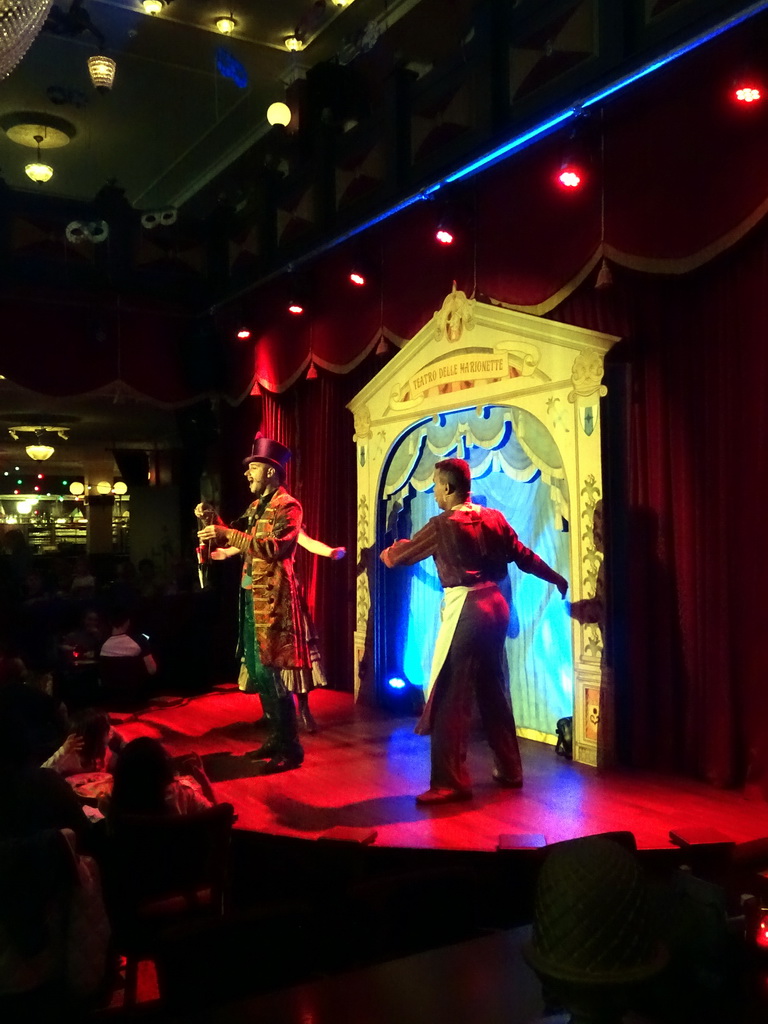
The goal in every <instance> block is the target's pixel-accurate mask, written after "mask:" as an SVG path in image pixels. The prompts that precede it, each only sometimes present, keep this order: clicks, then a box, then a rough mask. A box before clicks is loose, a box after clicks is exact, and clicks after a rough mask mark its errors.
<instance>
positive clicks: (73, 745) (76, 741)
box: [61, 732, 85, 756]
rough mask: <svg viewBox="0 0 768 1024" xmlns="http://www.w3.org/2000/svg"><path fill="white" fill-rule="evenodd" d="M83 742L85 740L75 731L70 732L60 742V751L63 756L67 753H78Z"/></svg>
mask: <svg viewBox="0 0 768 1024" xmlns="http://www.w3.org/2000/svg"><path fill="white" fill-rule="evenodd" d="M84 743H85V740H84V739H83V737H82V736H78V734H77V733H76V732H71V733H70V734H69V736H67V738H66V739H65V740H64V742H63V743H62V745H61V752H62V754H64V755H65V756H66V755H67V754H80V753H81V752H82V749H83V744H84Z"/></svg>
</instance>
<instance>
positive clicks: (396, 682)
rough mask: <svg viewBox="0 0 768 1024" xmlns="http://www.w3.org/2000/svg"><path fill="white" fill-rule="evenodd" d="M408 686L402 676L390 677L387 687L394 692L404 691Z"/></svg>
mask: <svg viewBox="0 0 768 1024" xmlns="http://www.w3.org/2000/svg"><path fill="white" fill-rule="evenodd" d="M407 685H408V684H407V683H406V681H405V680H404V679H401V678H400V676H390V677H389V679H388V680H387V686H389V687H390V689H392V690H404V689H405V687H406V686H407Z"/></svg>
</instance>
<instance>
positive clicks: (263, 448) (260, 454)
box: [243, 434, 291, 473]
mask: <svg viewBox="0 0 768 1024" xmlns="http://www.w3.org/2000/svg"><path fill="white" fill-rule="evenodd" d="M290 457H291V450H290V448H286V447H285V445H284V444H280V442H279V441H273V440H272V439H271V438H269V437H264V436H262V434H257V435H256V437H254V439H253V446H252V448H251V454H250V455H247V456H246V457H245V458H244V459H243V465H244V466H247V465H248V463H249V462H266V463H267V464H268V465H269V466H274V467H275V469H279V470H280V471H281V472H283V473H285V466H286V463H287V462H288V460H289V459H290Z"/></svg>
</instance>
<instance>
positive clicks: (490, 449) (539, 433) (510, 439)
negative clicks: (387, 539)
mask: <svg viewBox="0 0 768 1024" xmlns="http://www.w3.org/2000/svg"><path fill="white" fill-rule="evenodd" d="M451 456H457V457H458V458H462V459H466V460H467V462H468V463H469V465H470V469H471V471H472V477H473V478H478V477H482V476H485V475H486V473H488V472H489V471H492V470H495V471H500V472H502V473H504V474H505V475H506V476H508V477H509V478H510V479H512V480H518V481H523V482H527V481H529V480H532V479H533V478H534V477H535V476H536V475H537V474H539V473H540V474H541V477H542V479H543V480H544V482H545V483H546V484H548V486H549V489H550V497H551V499H552V503H553V506H554V513H555V522H556V525H557V527H558V528H559V529H562V525H563V518H564V517H565V514H566V510H567V508H568V485H567V481H566V479H565V472H564V469H563V463H562V459H561V457H560V454H559V452H558V450H557V446H556V445H555V443H554V441H553V439H552V436H551V435H550V433H549V431H548V430H547V429H546V428H545V427H544V426H543V424H541V423H540V422H539V421H538V420H537V419H536V417H535V416H531V414H530V413H528V412H526V411H525V410H523V409H515V408H511V407H507V406H486V407H485V408H483V409H482V410H480V411H479V412H478V411H477V410H474V409H470V410H464V411H460V412H450V413H443V414H441V415H440V416H438V417H436V418H435V419H431V420H427V421H425V422H423V423H420V424H417V425H416V427H415V428H414V429H412V430H411V431H410V432H409V433H407V434H406V436H405V437H404V438H403V440H402V441H401V443H400V444H399V445H398V446H397V448H396V449H395V451H394V453H393V455H392V459H391V461H390V463H389V467H388V469H387V474H386V479H385V481H384V486H383V489H382V497H383V498H384V500H385V501H386V518H387V521H389V519H390V516H391V515H392V514H393V513H396V512H397V511H398V509H399V508H402V506H403V503H404V499H405V498H406V497H407V496H408V494H409V493H410V489H411V488H413V490H415V491H419V492H420V491H426V490H428V489H429V488H430V487H431V486H432V476H433V473H434V467H435V463H436V462H439V461H440V459H445V458H449V457H451Z"/></svg>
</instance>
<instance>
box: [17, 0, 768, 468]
mask: <svg viewBox="0 0 768 1024" xmlns="http://www.w3.org/2000/svg"><path fill="white" fill-rule="evenodd" d="M752 6H756V5H754V4H752V5H750V4H749V3H745V2H738V3H736V2H735V0H350V2H349V3H348V4H347V5H346V6H337V4H336V3H335V2H334V0H233V2H232V3H230V0H171V2H170V3H167V4H166V6H165V7H164V8H163V10H162V11H161V12H160V13H159V14H157V15H155V16H150V15H148V14H146V13H145V12H144V10H143V7H142V4H141V0H62V2H61V3H57V4H55V5H54V6H53V9H52V14H51V17H50V18H49V20H48V22H47V24H46V27H45V29H44V30H43V31H42V32H41V33H40V35H39V36H38V37H37V39H36V40H35V42H34V43H33V44H32V46H31V48H30V50H29V52H28V53H27V54H26V56H25V57H24V58H23V60H22V61H21V63H20V64H19V65H18V66H17V67H16V68H15V70H13V71H12V72H11V74H10V75H9V76H8V77H7V78H6V79H4V80H3V81H0V125H2V126H4V127H5V126H7V125H8V124H9V123H11V122H12V121H14V120H16V121H18V120H19V115H21V114H24V113H26V114H29V115H34V114H37V115H39V116H40V117H41V118H50V117H54V118H59V119H61V118H63V119H65V120H66V121H67V122H69V123H70V124H71V126H72V130H73V132H74V134H73V137H72V139H71V141H70V143H69V144H68V145H67V146H65V147H62V148H60V149H49V150H46V151H45V155H46V158H47V160H48V162H49V163H50V164H51V165H52V166H53V168H54V176H53V178H52V179H51V180H50V181H49V182H48V183H47V184H45V185H35V184H33V183H32V182H31V181H30V180H29V179H28V178H27V177H26V176H25V173H24V165H25V164H26V163H27V162H28V161H29V159H30V155H31V153H32V152H33V151H32V150H30V149H28V148H24V147H22V146H20V145H18V144H16V143H14V142H12V141H11V140H10V139H9V138H8V137H7V135H6V134H5V132H0V179H2V180H0V294H2V295H4V296H5V297H6V298H8V300H9V302H10V303H13V302H17V303H21V304H22V306H23V313H24V316H26V308H27V307H26V306H25V305H24V303H28V301H29V300H28V299H27V298H25V296H29V295H31V296H33V297H37V298H38V299H39V298H40V297H41V296H42V295H43V293H44V291H45V289H48V290H49V291H50V293H51V295H52V296H53V298H51V302H54V301H55V296H56V294H57V289H59V290H62V289H67V290H68V292H69V298H71V299H72V301H75V299H77V301H79V302H80V303H81V305H84V306H85V308H86V309H88V310H89V311H90V309H91V304H92V303H93V302H94V296H95V297H96V299H97V300H98V302H100V303H101V306H103V307H104V308H107V307H108V306H109V303H110V302H113V300H114V299H115V296H117V299H116V300H115V301H117V302H118V305H119V300H120V296H121V295H122V297H123V298H124V299H125V298H127V299H128V300H132V299H133V298H134V297H135V296H138V297H139V298H138V300H137V301H139V302H141V301H142V296H143V298H144V300H147V301H150V300H151V301H152V302H157V303H159V302H165V301H168V302H169V303H170V302H175V304H176V305H175V308H176V311H177V312H179V311H180V313H181V314H184V315H187V316H191V315H193V314H194V315H196V316H200V315H201V314H204V313H205V312H206V311H207V310H208V309H209V308H210V307H211V306H212V303H213V302H214V301H215V302H218V303H219V304H222V303H223V302H224V301H225V300H226V299H229V300H234V299H235V298H237V297H238V296H240V295H242V294H243V293H245V292H247V290H248V289H249V288H252V286H253V284H254V282H258V281H259V280H262V281H264V280H271V276H272V275H273V274H274V273H276V272H279V271H280V270H281V269H284V268H285V267H286V266H293V265H294V263H295V261H300V260H301V259H303V258H307V257H308V256H311V255H312V254H313V253H316V252H318V251H323V250H322V246H323V245H327V244H332V243H333V241H334V240H337V239H338V238H343V237H344V234H345V232H348V231H350V229H354V228H355V226H356V225H358V226H359V225H360V224H361V223H365V222H366V218H368V217H370V216H371V214H376V213H378V212H379V211H380V210H382V209H385V208H386V207H387V206H390V207H391V206H393V205H394V204H395V202H396V201H397V200H398V199H401V198H403V197H404V196H407V195H412V196H413V195H417V194H420V192H421V190H422V189H423V188H424V187H425V186H427V185H429V184H430V182H434V181H437V180H439V178H440V176H441V175H443V174H446V173H447V172H449V171H450V170H452V169H455V167H456V166H457V165H458V164H459V162H460V161H461V160H466V159H467V157H468V155H470V154H471V155H472V156H473V157H474V156H475V155H477V153H479V152H482V151H483V150H488V149H490V148H492V146H493V145H495V144H496V143H498V141H499V140H504V139H506V138H509V136H510V134H513V133H514V132H520V131H522V130H524V129H526V128H528V127H530V126H531V125H532V124H535V123H536V122H537V120H541V119H542V118H543V117H546V116H547V114H548V113H550V114H551V112H552V111H553V110H557V109H559V106H560V107H561V106H562V105H564V104H565V105H568V104H574V103H576V99H575V98H576V97H578V96H580V95H584V94H585V93H586V92H588V90H590V89H594V88H595V86H596V83H600V84H604V83H606V82H610V81H613V80H615V79H616V78H617V77H618V76H619V74H620V73H621V72H623V71H624V70H626V69H627V68H633V67H637V66H640V65H641V64H642V63H643V62H644V61H647V60H649V59H650V58H652V57H653V58H655V57H657V56H658V55H659V54H661V53H663V52H664V51H665V50H667V49H669V48H670V47H671V46H673V45H679V44H680V43H682V42H684V41H685V40H686V39H689V38H691V37H693V36H695V35H696V34H697V33H701V32H702V31H705V30H707V29H709V28H711V26H712V25H714V24H716V23H718V22H722V21H723V19H727V18H730V17H732V16H733V15H734V14H735V12H736V11H737V10H742V9H748V8H750V7H752ZM230 14H231V15H232V16H233V17H234V19H235V20H236V28H235V31H234V33H233V34H232V35H231V36H223V35H221V34H220V33H219V32H218V31H217V29H216V25H215V22H216V19H217V18H219V17H221V16H223V15H230ZM291 34H298V35H300V36H302V38H303V39H304V43H305V48H304V49H303V50H302V51H301V52H300V53H298V54H292V53H290V52H289V51H288V50H287V49H286V47H285V38H286V37H287V36H289V35H291ZM222 48H223V49H224V50H225V51H226V52H227V54H229V55H230V67H231V66H232V60H234V62H236V64H237V66H240V67H241V68H242V71H243V73H244V76H245V78H244V80H243V81H241V82H240V83H238V82H236V81H235V80H234V79H233V78H232V77H228V76H227V75H226V74H223V73H222V71H221V70H220V69H218V68H217V58H218V57H220V56H221V54H220V51H221V50H222ZM96 53H102V54H105V55H107V56H110V57H113V58H114V59H115V60H116V61H117V73H116V78H115V83H114V87H113V89H112V90H111V91H110V92H107V93H105V94H100V93H99V92H97V91H96V90H95V89H94V88H93V86H92V84H91V82H90V79H89V75H88V70H87V63H86V62H87V59H88V57H89V56H92V55H94V54H96ZM329 69H331V70H333V71H334V72H336V73H337V75H336V78H335V80H330V81H329V79H328V76H327V75H326V72H327V71H328V70H329ZM339 69H341V72H339ZM305 76H306V82H303V81H302V79H304V78H305ZM235 77H237V76H235ZM331 78H333V76H331ZM351 82H357V83H359V84H360V89H359V92H360V93H362V92H365V93H367V96H366V97H365V99H366V100H367V101H370V102H369V109H370V111H372V113H371V115H370V116H369V117H368V118H367V119H366V117H365V116H364V115H361V116H360V118H359V121H358V122H355V120H354V118H353V119H351V121H347V120H345V118H346V116H347V115H346V114H342V115H341V116H339V117H338V118H337V119H336V120H335V121H332V122H331V123H328V122H327V119H325V114H326V110H325V109H324V106H323V104H324V103H325V100H323V101H318V100H317V99H316V98H315V97H316V95H317V94H318V93H319V92H322V87H323V86H326V87H327V86H330V87H331V89H332V90H335V93H336V94H340V93H343V96H341V97H340V98H341V99H343V100H344V102H343V103H341V105H340V106H341V108H342V109H347V104H348V103H349V104H351V109H354V106H355V101H360V103H362V99H363V97H362V96H361V95H357V94H356V92H355V88H354V87H352V88H350V87H349V83H351ZM304 85H306V88H304V87H303V86H304ZM342 86H346V87H342ZM398 89H399V90H400V92H398ZM296 97H299V98H300V99H301V98H302V97H303V102H304V103H305V104H306V107H305V108H304V113H306V114H307V116H306V118H303V116H300V118H299V121H300V124H299V130H298V132H293V133H290V132H289V133H284V134H283V135H280V134H279V133H278V134H277V135H276V134H275V130H274V129H273V130H272V132H271V133H270V129H269V127H268V125H267V122H266V119H265V115H266V109H267V107H268V106H269V104H270V103H272V102H274V101H276V100H282V99H286V98H290V99H291V101H292V102H293V100H294V99H295V98H296ZM361 109H362V108H361ZM299 111H300V113H301V111H302V108H301V106H300V107H299ZM350 123H351V124H353V125H354V124H357V127H354V130H348V126H349V124H350ZM329 131H331V132H333V133H335V134H334V135H333V138H330V139H329ZM286 154H287V156H286ZM282 164H285V167H283V166H282ZM3 181H4V182H5V183H6V185H7V186H8V189H6V190H5V191H4V190H3V188H2V182H3ZM110 182H114V183H116V185H117V186H118V189H111V190H110V189H107V190H106V191H107V192H111V194H112V197H113V198H114V194H115V193H116V192H118V193H119V192H120V190H124V196H122V198H121V199H120V201H119V202H118V203H117V208H116V209H113V212H111V213H110V212H103V207H102V206H99V204H98V202H97V201H95V200H97V199H98V196H99V195H100V194H101V193H103V192H104V191H105V190H104V186H105V185H106V184H107V183H110ZM6 193H8V195H9V196H10V197H11V198H10V199H9V198H8V195H6ZM120 194H121V195H122V193H120ZM125 200H127V202H125ZM171 209H173V210H179V214H178V222H177V223H175V224H174V226H173V228H172V229H166V228H164V227H163V228H155V229H153V230H151V231H150V230H143V228H142V226H141V225H140V223H139V221H140V217H139V215H140V214H141V213H142V212H152V211H157V212H159V211H164V210H171ZM7 211H10V213H8V212H7ZM220 212H221V213H222V216H221V217H219V213H220ZM38 214H39V216H38ZM224 214H226V216H224ZM3 216H6V218H7V219H6V220H5V221H3ZM94 216H96V217H104V218H105V222H106V221H109V228H110V234H109V245H104V246H98V245H94V246H90V247H89V246H88V245H80V246H79V249H80V250H81V251H83V252H85V255H86V256H87V258H85V257H83V258H81V257H80V252H79V251H78V244H77V242H76V241H73V240H72V239H70V238H69V236H68V235H66V230H67V229H68V228H69V227H70V226H71V224H70V221H72V222H73V223H78V222H80V219H81V218H83V217H84V218H85V219H86V220H91V219H93V217H94ZM14 217H15V218H16V219H15V220H14V219H13V218H14ZM219 221H220V222H221V223H219ZM97 223H98V222H97ZM102 223H104V222H102ZM4 225H7V226H4ZM212 225H213V228H214V229H215V230H211V226H212ZM164 232H165V234H164ZM187 243H188V244H189V246H190V248H189V250H187V249H185V245H186V244H187ZM25 246H26V248H25ZM195 247H197V248H195ZM4 259H6V260H7V261H6V262H3V260H4ZM193 264H194V272H192V270H190V267H192V266H193ZM169 267H170V270H169ZM171 270H172V271H173V273H174V274H175V276H174V277H171V276H169V275H170V272H171ZM180 270H181V271H183V274H182V273H180ZM169 281H170V282H171V283H172V284H174V286H176V285H178V288H177V290H176V291H175V292H172V290H171V288H170V286H167V282H169ZM142 288H143V289H144V291H143V292H142V291H141V289H142ZM147 297H148V298H147ZM101 306H100V308H101ZM94 316H95V314H94ZM97 319H98V317H97ZM118 333H119V332H118ZM2 344H3V339H2V338H1V337H0V374H2V373H3V372H5V373H7V374H9V373H10V371H9V369H8V366H7V365H5V366H4V363H6V364H7V363H8V362H10V360H9V359H5V360H4V359H3V352H2ZM5 344H9V342H8V332H6V338H5ZM79 351H82V348H80V349H79ZM29 358H30V360H34V359H35V358H36V353H35V352H34V351H30V353H29ZM30 365H31V366H33V365H34V364H33V363H30ZM17 376H18V379H21V375H17ZM23 379H25V382H26V383H27V384H28V385H29V384H32V383H33V381H34V375H33V374H26V375H25V376H24V378H23ZM104 379H106V380H109V377H106V378H104ZM38 414H39V416H40V418H41V419H42V418H43V416H44V417H45V419H46V421H48V422H50V421H51V420H52V419H55V417H56V416H57V415H69V416H74V417H76V418H77V425H76V428H74V427H73V429H72V431H71V433H70V437H71V440H70V441H69V442H63V443H62V444H61V445H57V446H56V447H57V452H56V455H55V457H54V459H52V460H51V463H50V464H48V465H49V469H50V470H51V471H66V472H67V473H73V472H74V470H75V469H76V468H77V466H78V465H79V466H82V465H84V464H87V463H88V462H89V461H93V460H94V459H95V460H97V461H98V460H100V459H103V458H104V457H106V455H105V453H107V454H108V453H109V452H110V451H111V449H112V448H114V447H117V446H121V447H131V446H136V447H145V448H156V447H163V448H173V447H178V445H179V443H180V442H179V437H178V426H179V423H178V419H179V416H178V413H177V412H175V411H174V410H173V409H171V408H170V407H164V406H162V405H160V404H157V403H152V402H150V401H149V400H148V399H147V398H145V397H142V396H140V395H138V394H136V393H134V392H131V391H129V390H128V389H127V388H125V387H123V386H122V385H116V384H115V383H114V382H113V383H111V384H109V386H107V387H106V388H104V389H103V390H102V391H100V392H98V393H92V394H88V395H86V396H80V397H77V398H46V397H44V396H43V395H40V394H37V393H35V392H33V391H28V390H25V389H23V388H21V387H19V386H18V384H15V383H11V381H6V380H4V379H2V378H0V415H2V416H3V423H6V420H7V417H14V416H17V415H18V417H19V421H20V422H30V421H31V420H33V419H34V418H35V417H36V416H37V415H38ZM21 452H23V444H21V442H14V441H13V440H12V439H10V437H9V435H8V434H7V432H6V431H5V430H0V468H2V467H3V465H4V464H7V463H8V462H9V461H14V460H16V459H17V457H18V456H19V454H20V453H21Z"/></svg>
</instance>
